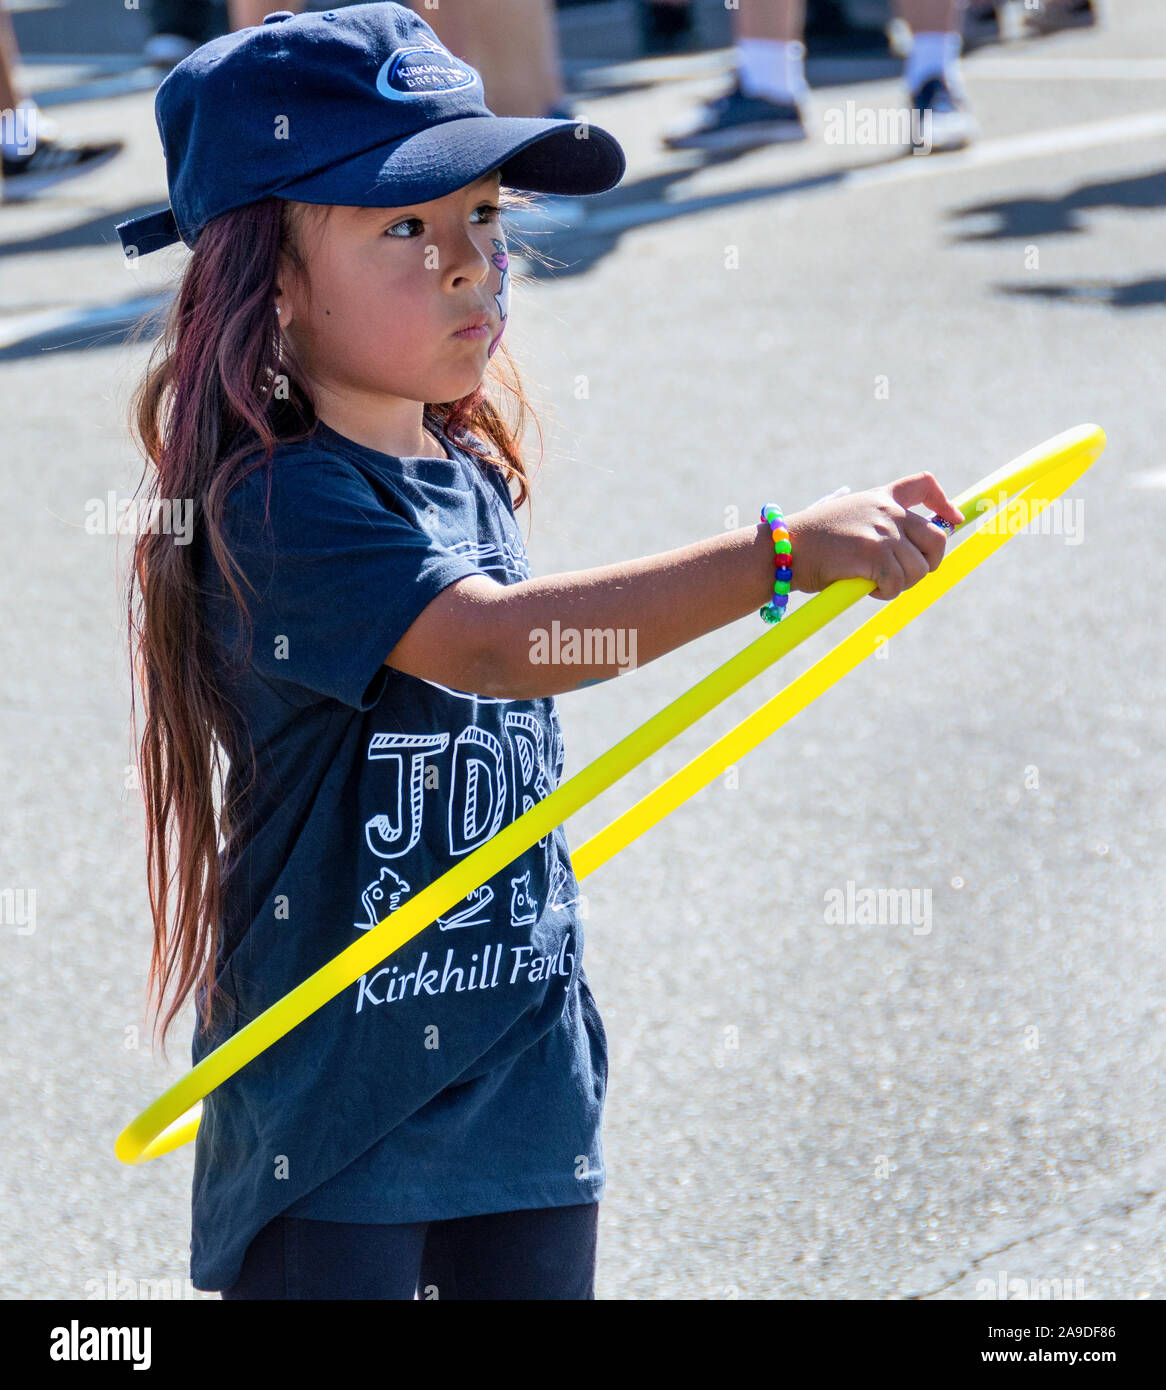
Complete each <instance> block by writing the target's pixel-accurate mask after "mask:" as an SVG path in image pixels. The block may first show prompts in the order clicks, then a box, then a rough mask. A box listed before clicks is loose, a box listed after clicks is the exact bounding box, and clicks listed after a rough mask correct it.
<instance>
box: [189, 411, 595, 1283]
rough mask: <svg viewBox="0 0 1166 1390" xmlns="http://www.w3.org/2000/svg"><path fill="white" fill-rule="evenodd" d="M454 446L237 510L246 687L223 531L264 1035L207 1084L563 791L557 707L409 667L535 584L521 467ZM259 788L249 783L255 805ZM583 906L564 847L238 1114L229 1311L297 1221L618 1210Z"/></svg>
mask: <svg viewBox="0 0 1166 1390" xmlns="http://www.w3.org/2000/svg"><path fill="white" fill-rule="evenodd" d="M459 438H460V436H459ZM442 442H443V445H444V447H445V448H446V451H447V454H448V457H447V458H444V459H436V458H396V457H393V456H390V455H388V454H382V453H380V452H378V451H376V450H374V449H370V448H367V447H365V446H363V445H360V444H357V443H355V442H354V441H352V440H349V439H347V438H345V437H344V436H342V435H340V434H338V433H337V432H336V431H335V430H333V429H331V428H330V427H329V426H327V425H325V424H324V423H323V421H318V422H317V424H316V426H315V428H314V430H313V433H312V436H311V437H309V438H308V439H306V440H303V441H300V442H298V443H294V444H287V445H281V446H279V447H278V448H277V449H276V451H275V454H274V457H273V459H272V460H271V462H270V464H269V465H264V466H262V467H260V468H259V469H257V470H255V471H254V472H252V473H251V474H250V475H249V476H248V477H247V478H245V479H244V480H243V481H242V482H241V483H240V484H238V485H237V486H236V487H235V488H234V489H233V490H232V492H231V493H230V495H229V497H228V499H227V511H226V515H225V518H224V526H225V530H226V536H227V541H228V545H229V547H230V550H231V553H232V555H233V557H234V559H235V561H236V562H237V563H238V564H239V565H240V567H241V568H242V571H243V574H244V575H245V577H246V580H247V581H248V582H249V583H250V584H252V585H254V589H255V592H252V591H251V590H250V589H248V588H247V585H246V584H241V587H242V589H243V592H244V594H245V596H246V599H247V603H248V607H249V609H250V611H251V614H252V619H253V622H254V649H253V654H252V657H251V659H250V662H249V663H244V664H243V666H242V669H241V670H239V669H236V670H234V671H232V670H231V669H230V667H229V666H224V664H223V662H222V654H223V653H224V652H232V651H234V650H241V651H243V652H244V653H245V650H246V648H245V644H244V645H243V646H242V647H240V648H237V649H236V648H235V647H234V645H233V644H235V642H236V640H237V637H238V633H239V631H240V627H239V623H240V621H241V619H239V618H238V616H237V615H236V613H235V611H234V608H233V603H228V602H225V601H224V599H223V597H222V594H223V592H224V590H223V589H222V581H221V577H220V575H219V571H218V567H217V566H216V565H215V564H214V562H213V556H212V553H211V550H210V547H209V544H208V543H207V542H206V538H205V534H204V531H203V528H201V527H200V528H199V534H198V539H197V547H198V548H197V550H196V552H195V557H196V562H197V565H198V571H197V572H198V575H199V585H200V589H201V590H202V594H203V604H204V612H205V614H206V618H207V626H208V630H209V633H210V634H211V642H210V644H209V646H210V649H211V652H212V653H213V656H212V657H211V659H213V660H214V661H215V665H216V673H217V674H218V675H219V678H220V680H223V681H225V682H226V688H227V690H228V692H229V696H230V702H231V705H232V708H233V709H234V711H235V714H234V715H233V716H232V717H233V718H234V719H236V720H237V721H238V724H237V725H236V726H235V728H236V732H235V734H233V735H232V736H233V737H242V739H243V742H242V744H241V745H239V746H241V747H242V748H244V749H246V748H247V741H246V740H247V735H248V734H249V735H250V740H251V744H252V745H253V747H254V750H255V755H256V760H257V769H258V770H257V783H256V785H255V786H253V787H252V789H251V790H250V792H249V793H248V798H247V803H246V809H245V814H243V815H242V816H241V818H240V819H239V823H238V824H237V825H233V826H232V827H231V834H230V838H229V840H228V842H227V843H226V844H225V846H224V847H223V849H222V850H221V852H220V856H219V859H220V868H221V882H222V886H223V910H222V913H221V917H220V932H221V942H220V948H219V954H218V975H217V978H218V983H219V985H220V987H221V988H222V989H223V990H224V991H225V993H226V997H227V998H228V999H229V1000H230V1002H231V1004H233V1005H234V1006H237V1012H236V1011H235V1010H234V1009H231V1010H228V1011H227V1013H226V1014H225V1015H224V1019H223V1021H222V1022H220V1023H218V1024H217V1026H216V1029H215V1033H214V1035H213V1036H206V1035H205V1033H204V1031H203V1028H202V1025H201V1023H200V1024H198V1026H197V1027H196V1031H195V1036H194V1043H193V1047H192V1056H193V1060H194V1061H195V1062H196V1063H197V1062H199V1061H201V1060H202V1058H203V1057H204V1056H206V1055H207V1053H209V1052H210V1051H211V1050H212V1048H213V1047H214V1046H216V1045H217V1044H218V1043H219V1042H221V1041H222V1040H223V1039H224V1038H225V1037H227V1036H230V1035H231V1034H232V1033H234V1032H236V1031H237V1030H238V1028H240V1027H242V1026H243V1024H245V1023H247V1022H249V1021H250V1020H251V1019H252V1018H254V1017H255V1016H256V1015H257V1014H259V1013H261V1012H262V1011H263V1010H264V1009H266V1008H267V1007H268V1006H269V1005H270V1004H272V1003H274V1002H275V1001H276V1000H277V999H279V998H280V997H281V996H282V995H284V994H286V993H287V992H288V991H289V990H290V989H292V988H293V987H294V986H295V985H297V984H299V983H300V982H301V981H302V980H305V979H306V978H307V977H308V976H309V975H311V974H312V973H313V972H314V971H316V970H317V969H319V967H320V966H322V965H323V964H325V962H327V961H328V960H330V959H331V958H332V957H333V956H335V955H337V954H338V953H339V952H340V951H341V950H343V948H344V947H346V946H348V945H349V944H351V942H352V941H354V940H355V939H357V937H358V936H359V934H360V933H361V932H364V931H367V930H368V929H369V928H371V927H373V926H375V925H376V924H377V923H378V922H379V921H380V920H381V919H382V918H384V917H385V916H387V915H388V914H389V913H390V912H391V911H394V910H395V909H396V908H397V907H399V906H400V905H401V904H402V903H403V902H405V901H406V900H407V899H408V898H409V897H410V895H412V894H415V893H417V892H420V890H421V889H422V888H424V887H426V886H427V885H428V884H430V883H432V882H433V881H434V880H435V879H437V878H439V877H440V876H441V875H442V874H443V873H445V872H446V870H448V869H449V868H451V867H452V866H453V865H455V864H457V863H459V862H461V861H462V860H463V859H464V857H465V856H466V855H467V854H470V853H471V852H472V851H473V850H475V849H477V848H478V847H479V846H480V845H482V844H484V843H485V842H486V841H487V840H489V839H490V838H491V837H492V836H494V835H495V834H496V833H497V832H498V831H499V830H500V829H501V828H502V827H503V826H505V825H509V824H510V822H511V821H513V820H515V819H517V818H518V817H519V816H520V815H522V814H523V813H524V812H526V811H528V810H529V809H530V808H531V807H532V806H533V805H535V804H536V803H537V802H538V801H540V800H542V799H543V798H544V797H546V796H548V795H549V794H550V793H551V792H552V791H554V790H555V788H556V787H557V786H558V784H559V778H560V776H561V773H562V769H563V762H564V747H563V737H562V730H561V727H560V723H559V717H558V713H557V711H556V709H555V703H554V700H553V699H551V698H543V699H535V700H505V699H492V698H488V697H485V696H481V695H475V694H472V693H466V692H462V691H458V690H451V689H448V688H447V687H445V686H442V685H438V684H436V683H434V682H432V681H427V680H423V679H419V678H417V677H415V676H410V675H406V674H405V673H404V672H401V671H397V670H394V669H392V668H391V667H387V666H385V665H384V664H383V663H384V659H385V657H386V656H387V655H388V654H389V652H390V651H391V650H392V649H393V647H394V646H395V645H396V643H397V642H398V640H399V639H400V638H401V636H402V635H403V634H404V633H405V632H406V630H407V629H408V628H409V626H410V625H411V624H412V622H413V620H414V619H415V618H416V617H417V615H418V614H419V613H420V612H421V611H422V610H423V609H424V608H425V606H426V605H427V604H428V603H429V602H430V601H431V600H432V599H433V598H434V597H435V596H436V595H437V594H438V593H440V592H441V590H442V589H444V588H446V587H447V586H448V585H449V584H451V583H453V582H454V581H456V580H458V579H460V578H462V577H464V576H466V575H470V574H475V573H479V572H482V573H485V574H488V575H490V576H492V577H493V578H494V579H496V580H497V581H498V582H499V583H502V584H512V583H516V582H518V581H519V580H522V579H526V578H529V577H530V566H529V562H528V560H527V555H526V547H525V545H524V544H523V541H522V537H521V534H520V533H519V529H518V526H517V523H516V521H515V517H514V508H513V504H512V501H511V498H510V492H509V488H508V485H507V483H506V480H505V478H504V476H503V475H502V473H501V471H500V469H499V468H498V467H497V466H496V465H493V464H486V463H482V462H480V461H479V460H478V459H476V458H475V457H474V456H473V455H471V454H469V453H467V452H465V451H464V450H462V449H460V448H458V447H457V446H456V445H454V444H452V443H451V442H450V441H449V440H446V439H443V441H442ZM269 471H270V475H271V501H270V525H268V522H267V521H266V520H265V493H266V486H267V474H268V472H269ZM237 582H238V580H237ZM227 746H228V747H229V746H230V745H227ZM250 771H251V764H250V761H249V757H248V756H245V757H244V758H243V759H242V765H241V766H240V767H238V768H236V767H235V766H234V765H233V764H232V766H231V769H230V776H229V779H228V786H227V792H228V796H233V794H234V791H235V789H236V779H238V778H241V779H242V781H243V782H244V783H245V782H246V781H247V779H248V776H249V774H250ZM579 906H580V904H579V885H578V882H577V880H576V878H575V875H574V872H573V870H572V867H571V858H570V853H569V851H568V848H567V840H566V835H565V832H564V830H563V828H562V827H561V826H560V827H558V828H557V829H556V830H554V831H552V832H550V833H548V834H547V835H546V836H544V837H543V839H542V840H540V841H539V842H538V843H537V844H535V845H533V846H532V847H531V848H530V849H529V850H527V851H526V853H525V854H523V855H521V856H520V857H519V858H518V859H516V860H515V861H514V862H513V863H511V864H509V865H507V866H506V867H505V868H504V869H502V870H500V871H499V872H497V873H495V874H494V875H493V877H491V878H489V879H487V880H486V882H485V883H484V884H483V885H482V886H481V887H480V888H477V889H475V890H474V891H472V892H471V893H469V894H468V895H467V897H466V898H465V899H463V900H462V901H461V902H459V903H457V904H455V905H454V906H453V907H452V908H450V909H449V910H448V911H447V912H445V913H444V914H442V916H441V917H439V918H438V919H437V921H435V922H433V923H431V924H430V925H429V926H428V927H426V928H425V929H424V930H423V931H422V932H421V933H420V934H419V935H417V936H415V937H414V938H413V939H412V940H411V941H409V942H407V943H406V944H405V945H404V946H402V947H401V948H400V949H399V950H397V951H395V952H394V953H393V954H392V955H391V956H389V957H388V958H387V959H386V960H385V961H382V962H381V963H380V965H379V966H377V967H376V968H375V969H373V970H370V971H369V972H368V973H367V974H366V975H365V976H364V977H362V979H361V980H359V981H358V982H357V983H356V984H353V985H350V986H348V987H347V988H345V989H343V990H341V992H340V993H339V994H338V995H337V996H336V998H335V999H333V1000H331V1001H330V1002H329V1003H327V1004H325V1005H324V1006H323V1007H322V1008H320V1009H319V1010H317V1012H316V1013H314V1014H312V1015H311V1016H310V1017H309V1018H307V1019H305V1020H304V1022H303V1023H301V1024H299V1025H297V1026H296V1027H295V1028H294V1029H293V1030H292V1031H291V1033H289V1034H288V1035H287V1036H286V1037H284V1038H282V1039H280V1040H279V1041H278V1042H276V1043H274V1044H273V1045H272V1046H271V1047H270V1048H268V1049H267V1050H266V1051H265V1052H263V1053H261V1054H260V1056H258V1057H257V1058H255V1059H254V1060H253V1061H251V1062H249V1063H247V1065H246V1066H245V1067H243V1069H242V1070H241V1071H239V1072H238V1073H236V1074H235V1075H234V1076H232V1077H230V1078H228V1079H227V1080H226V1081H225V1082H223V1083H222V1084H221V1085H220V1086H219V1087H218V1088H217V1089H216V1090H214V1091H212V1092H211V1094H210V1095H209V1096H208V1097H207V1099H206V1101H205V1102H204V1104H203V1112H202V1119H201V1122H200V1124H199V1129H198V1136H197V1139H196V1146H195V1168H194V1190H193V1201H192V1234H191V1279H192V1282H193V1283H194V1286H195V1287H196V1288H198V1289H202V1290H214V1289H224V1288H229V1287H230V1285H231V1284H232V1283H234V1282H235V1281H236V1279H237V1278H238V1276H239V1273H240V1269H241V1265H242V1260H243V1255H244V1253H245V1251H246V1249H247V1246H248V1244H249V1243H250V1241H251V1240H252V1238H253V1237H254V1236H255V1235H256V1234H257V1233H258V1232H259V1231H260V1230H261V1229H262V1228H263V1227H264V1226H265V1225H266V1224H267V1223H268V1222H269V1221H270V1220H272V1219H273V1218H274V1217H275V1216H277V1215H279V1214H280V1213H283V1214H285V1215H288V1216H295V1217H305V1218H315V1219H317V1220H325V1221H349V1222H412V1221H428V1220H445V1219H449V1218H453V1217H461V1216H472V1215H478V1214H484V1213H488V1212H499V1211H509V1210H516V1209H521V1208H532V1207H549V1206H567V1205H570V1204H573V1203H581V1202H593V1201H598V1200H599V1199H600V1197H601V1196H602V1195H603V1191H604V1185H605V1172H604V1165H603V1153H602V1146H601V1119H602V1109H603V1101H604V1096H605V1093H606V1086H607V1040H606V1036H605V1033H604V1029H603V1024H602V1022H601V1020H600V1017H599V1013H598V1010H597V1008H596V1005H595V1000H594V999H593V997H592V995H591V991H590V989H589V987H588V984H587V979H586V976H585V974H584V971H583V964H582V955H583V924H582V921H581V917H580V911H579Z"/></svg>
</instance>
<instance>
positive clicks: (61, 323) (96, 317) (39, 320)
mask: <svg viewBox="0 0 1166 1390" xmlns="http://www.w3.org/2000/svg"><path fill="white" fill-rule="evenodd" d="M169 299H170V295H169V293H163V294H150V295H142V296H141V297H139V298H137V299H126V300H123V301H122V302H121V303H119V304H98V305H94V306H92V307H90V308H85V307H83V306H77V305H72V306H66V307H65V308H62V309H42V310H39V311H38V312H37V313H35V314H17V315H16V316H15V317H13V318H0V348H8V347H13V346H14V345H15V344H17V343H23V342H26V341H27V340H28V339H30V338H38V337H41V336H42V335H44V334H46V333H56V332H58V331H62V330H66V329H68V330H73V329H76V330H77V333H78V336H79V337H88V336H90V335H89V334H87V333H86V330H87V329H95V328H103V327H106V326H107V325H112V324H128V323H129V322H130V321H131V320H135V321H136V320H137V319H138V318H140V317H141V315H142V314H145V313H147V312H148V311H150V310H158V311H160V310H161V309H162V307H163V306H164V305H165V304H166V303H167V302H168V300H169Z"/></svg>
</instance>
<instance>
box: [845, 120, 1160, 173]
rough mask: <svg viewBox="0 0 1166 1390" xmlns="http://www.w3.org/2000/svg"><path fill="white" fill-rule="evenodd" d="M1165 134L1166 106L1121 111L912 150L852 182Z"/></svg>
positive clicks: (949, 170) (971, 166) (1003, 161)
mask: <svg viewBox="0 0 1166 1390" xmlns="http://www.w3.org/2000/svg"><path fill="white" fill-rule="evenodd" d="M1164 134H1166V109H1162V110H1159V111H1145V112H1141V113H1139V114H1137V115H1132V116H1116V117H1114V118H1113V119H1112V120H1108V121H1094V122H1093V123H1091V124H1089V125H1077V126H1062V127H1059V128H1058V129H1055V130H1036V131H1033V132H1031V134H1028V135H1009V136H1005V137H1004V138H1002V139H1000V140H986V141H984V142H983V143H982V144H976V145H972V146H971V147H970V148H969V149H966V150H956V151H954V152H952V153H950V154H940V155H912V156H911V157H910V159H909V160H908V159H907V158H904V160H903V162H902V163H901V164H881V165H877V166H875V167H873V168H865V169H856V170H854V171H853V174H852V175H851V177H850V178H848V180H847V182H850V183H894V182H897V181H898V180H899V179H907V178H922V177H927V176H928V175H931V174H950V173H957V172H958V171H959V170H961V169H976V168H982V167H985V166H987V165H991V164H1007V163H1010V162H1011V161H1012V160H1014V159H1036V158H1039V157H1041V156H1043V155H1058V154H1066V153H1068V151H1070V150H1087V149H1093V148H1095V147H1097V146H1099V145H1111V144H1113V143H1114V142H1115V141H1119V140H1147V139H1150V138H1152V137H1153V136H1155V135H1164Z"/></svg>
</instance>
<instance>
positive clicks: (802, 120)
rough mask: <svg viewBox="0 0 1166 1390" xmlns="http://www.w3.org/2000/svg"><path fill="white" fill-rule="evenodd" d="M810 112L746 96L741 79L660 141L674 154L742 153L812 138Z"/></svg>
mask: <svg viewBox="0 0 1166 1390" xmlns="http://www.w3.org/2000/svg"><path fill="white" fill-rule="evenodd" d="M809 133H810V132H809V119H808V111H807V108H806V107H805V106H804V105H802V104H801V103H798V102H786V101H770V99H769V98H768V97H757V96H746V95H745V93H744V92H743V91H742V89H741V78H740V75H739V74H738V75H736V76H735V77H734V79H733V85H732V87H731V88H730V89H729V90H728V91H727V92H725V93H724V95H723V96H719V97H715V98H714V99H713V100H712V101H708V102H705V103H704V104H703V105H701V106H698V107H697V108H696V109H695V110H693V111H690V112H688V113H687V114H686V115H685V116H684V117H683V118H682V119H681V120H679V121H677V122H676V123H675V124H674V125H671V126H669V127H668V128H667V129H666V130H665V131H664V133H663V135H662V136H661V137H660V138H661V140H662V141H663V142H664V144H665V145H667V146H668V147H669V149H673V150H741V149H748V148H750V147H751V146H755V145H768V144H769V143H770V142H772V141H777V140H804V139H806V137H807V136H808V135H809Z"/></svg>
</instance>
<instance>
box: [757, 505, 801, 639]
mask: <svg viewBox="0 0 1166 1390" xmlns="http://www.w3.org/2000/svg"><path fill="white" fill-rule="evenodd" d="M761 520H762V521H764V522H765V523H766V524H767V525H768V526H769V529H770V531H771V532H772V533H773V551H774V558H775V560H776V562H777V570H776V573H775V576H774V580H773V597H772V598H771V599H770V600H769V602H768V603H767V604H766V605H765V607H764V608H759V609H758V610H757V613H758V616H759V617H761V618H763V619H764V620H765V621H766V622H767V623H780V622H781V620H782V618H783V617H784V616H785V610H786V605H787V604H788V603H789V584H790V580H791V579H792V578H793V568H792V565H793V546H792V545H791V544H790V538H789V531H788V530H787V529H786V525H785V516H784V513H783V512H782V510H781V508H780V507H779V506H778V505H777V503H776V502H766V504H765V505H764V506H763V507H762V508H761Z"/></svg>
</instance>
